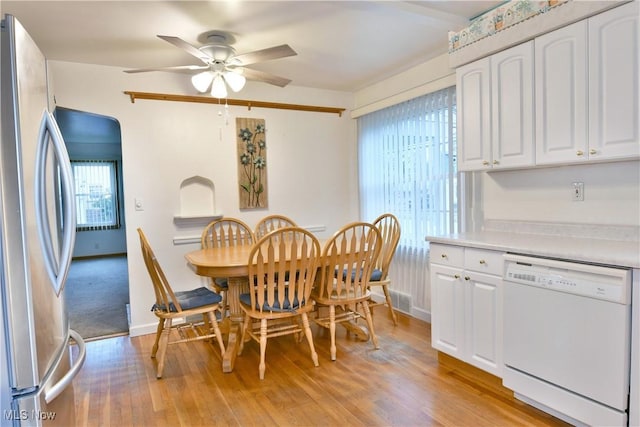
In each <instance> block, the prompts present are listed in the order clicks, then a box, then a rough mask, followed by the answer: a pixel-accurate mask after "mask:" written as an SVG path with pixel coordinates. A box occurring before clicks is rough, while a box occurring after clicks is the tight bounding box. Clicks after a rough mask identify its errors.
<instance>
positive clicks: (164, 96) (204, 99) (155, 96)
mask: <svg viewBox="0 0 640 427" xmlns="http://www.w3.org/2000/svg"><path fill="white" fill-rule="evenodd" d="M124 93H125V94H126V95H129V98H130V99H131V103H132V104H133V103H135V102H136V99H150V100H155V101H178V102H199V103H202V104H223V103H226V104H227V105H240V106H245V107H247V108H248V109H249V110H251V109H252V108H254V107H256V108H277V109H280V110H298V111H313V112H318V113H332V114H337V115H338V116H339V117H342V113H343V112H344V110H345V109H344V108H338V107H319V106H316V105H300V104H283V103H280V102H263V101H251V100H246V99H229V98H227V99H225V100H224V102H223V100H220V99H218V98H211V97H208V96H195V95H171V94H168V93H152V92H133V91H129V90H127V91H125V92H124Z"/></svg>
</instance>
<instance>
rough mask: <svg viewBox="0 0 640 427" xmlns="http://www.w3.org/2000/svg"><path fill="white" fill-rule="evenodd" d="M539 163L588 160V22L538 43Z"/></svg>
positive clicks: (536, 58)
mask: <svg viewBox="0 0 640 427" xmlns="http://www.w3.org/2000/svg"><path fill="white" fill-rule="evenodd" d="M535 94H536V101H535V104H536V130H535V132H536V163H537V164H554V163H568V162H577V161H580V160H581V159H584V160H587V152H586V150H587V22H586V21H580V22H577V23H575V24H572V25H569V26H567V27H565V28H562V29H560V30H556V31H553V32H551V33H548V34H545V35H543V36H540V37H538V38H536V40H535Z"/></svg>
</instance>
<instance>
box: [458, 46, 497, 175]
mask: <svg viewBox="0 0 640 427" xmlns="http://www.w3.org/2000/svg"><path fill="white" fill-rule="evenodd" d="M490 97H491V77H490V58H484V59H481V60H479V61H476V62H472V63H471V64H467V65H465V66H462V67H459V68H458V69H457V70H456V99H457V104H458V118H457V121H458V170H460V171H471V170H482V169H489V168H491V100H490Z"/></svg>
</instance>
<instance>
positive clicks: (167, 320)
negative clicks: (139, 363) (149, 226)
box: [138, 228, 225, 378]
mask: <svg viewBox="0 0 640 427" xmlns="http://www.w3.org/2000/svg"><path fill="white" fill-rule="evenodd" d="M138 235H139V236H140V246H141V248H142V257H143V258H144V264H145V266H146V267H147V271H148V272H149V277H150V278H151V283H152V285H153V290H154V292H155V294H156V302H155V304H153V306H152V307H151V310H152V311H153V314H155V315H156V316H157V317H158V329H157V331H156V341H155V343H154V344H153V349H152V350H151V357H152V358H155V357H156V354H157V356H158V357H157V368H156V378H162V372H163V370H164V362H165V356H166V353H167V347H168V346H169V344H178V343H184V342H192V341H200V340H210V339H212V338H215V339H216V341H217V342H218V346H220V352H221V354H224V350H225V349H224V342H223V341H222V334H221V332H220V328H219V326H218V320H217V319H216V312H218V311H219V310H220V308H221V307H220V301H221V300H222V297H221V296H220V295H219V294H217V293H215V292H213V291H211V290H209V289H207V288H205V287H200V288H196V289H192V290H189V291H177V292H174V291H173V289H172V288H171V285H170V284H169V281H168V280H167V277H166V276H165V274H164V272H163V271H162V268H161V267H160V264H159V262H158V259H157V258H156V256H155V254H154V253H153V250H152V249H151V245H150V244H149V241H148V240H147V237H146V236H145V235H144V233H143V232H142V229H140V228H138ZM190 316H197V317H198V318H199V316H202V321H201V322H200V321H194V322H191V321H186V322H185V321H184V320H183V321H182V322H181V323H176V324H174V323H173V321H174V320H175V319H178V318H180V319H185V320H186V319H188V318H189V317H190ZM172 330H177V331H178V337H179V338H178V339H176V340H174V341H171V339H170V338H171V331H172ZM158 351H159V353H158Z"/></svg>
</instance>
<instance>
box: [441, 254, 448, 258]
mask: <svg viewBox="0 0 640 427" xmlns="http://www.w3.org/2000/svg"><path fill="white" fill-rule="evenodd" d="M440 257H441V258H443V259H444V258H448V257H447V254H442V255H440Z"/></svg>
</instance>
